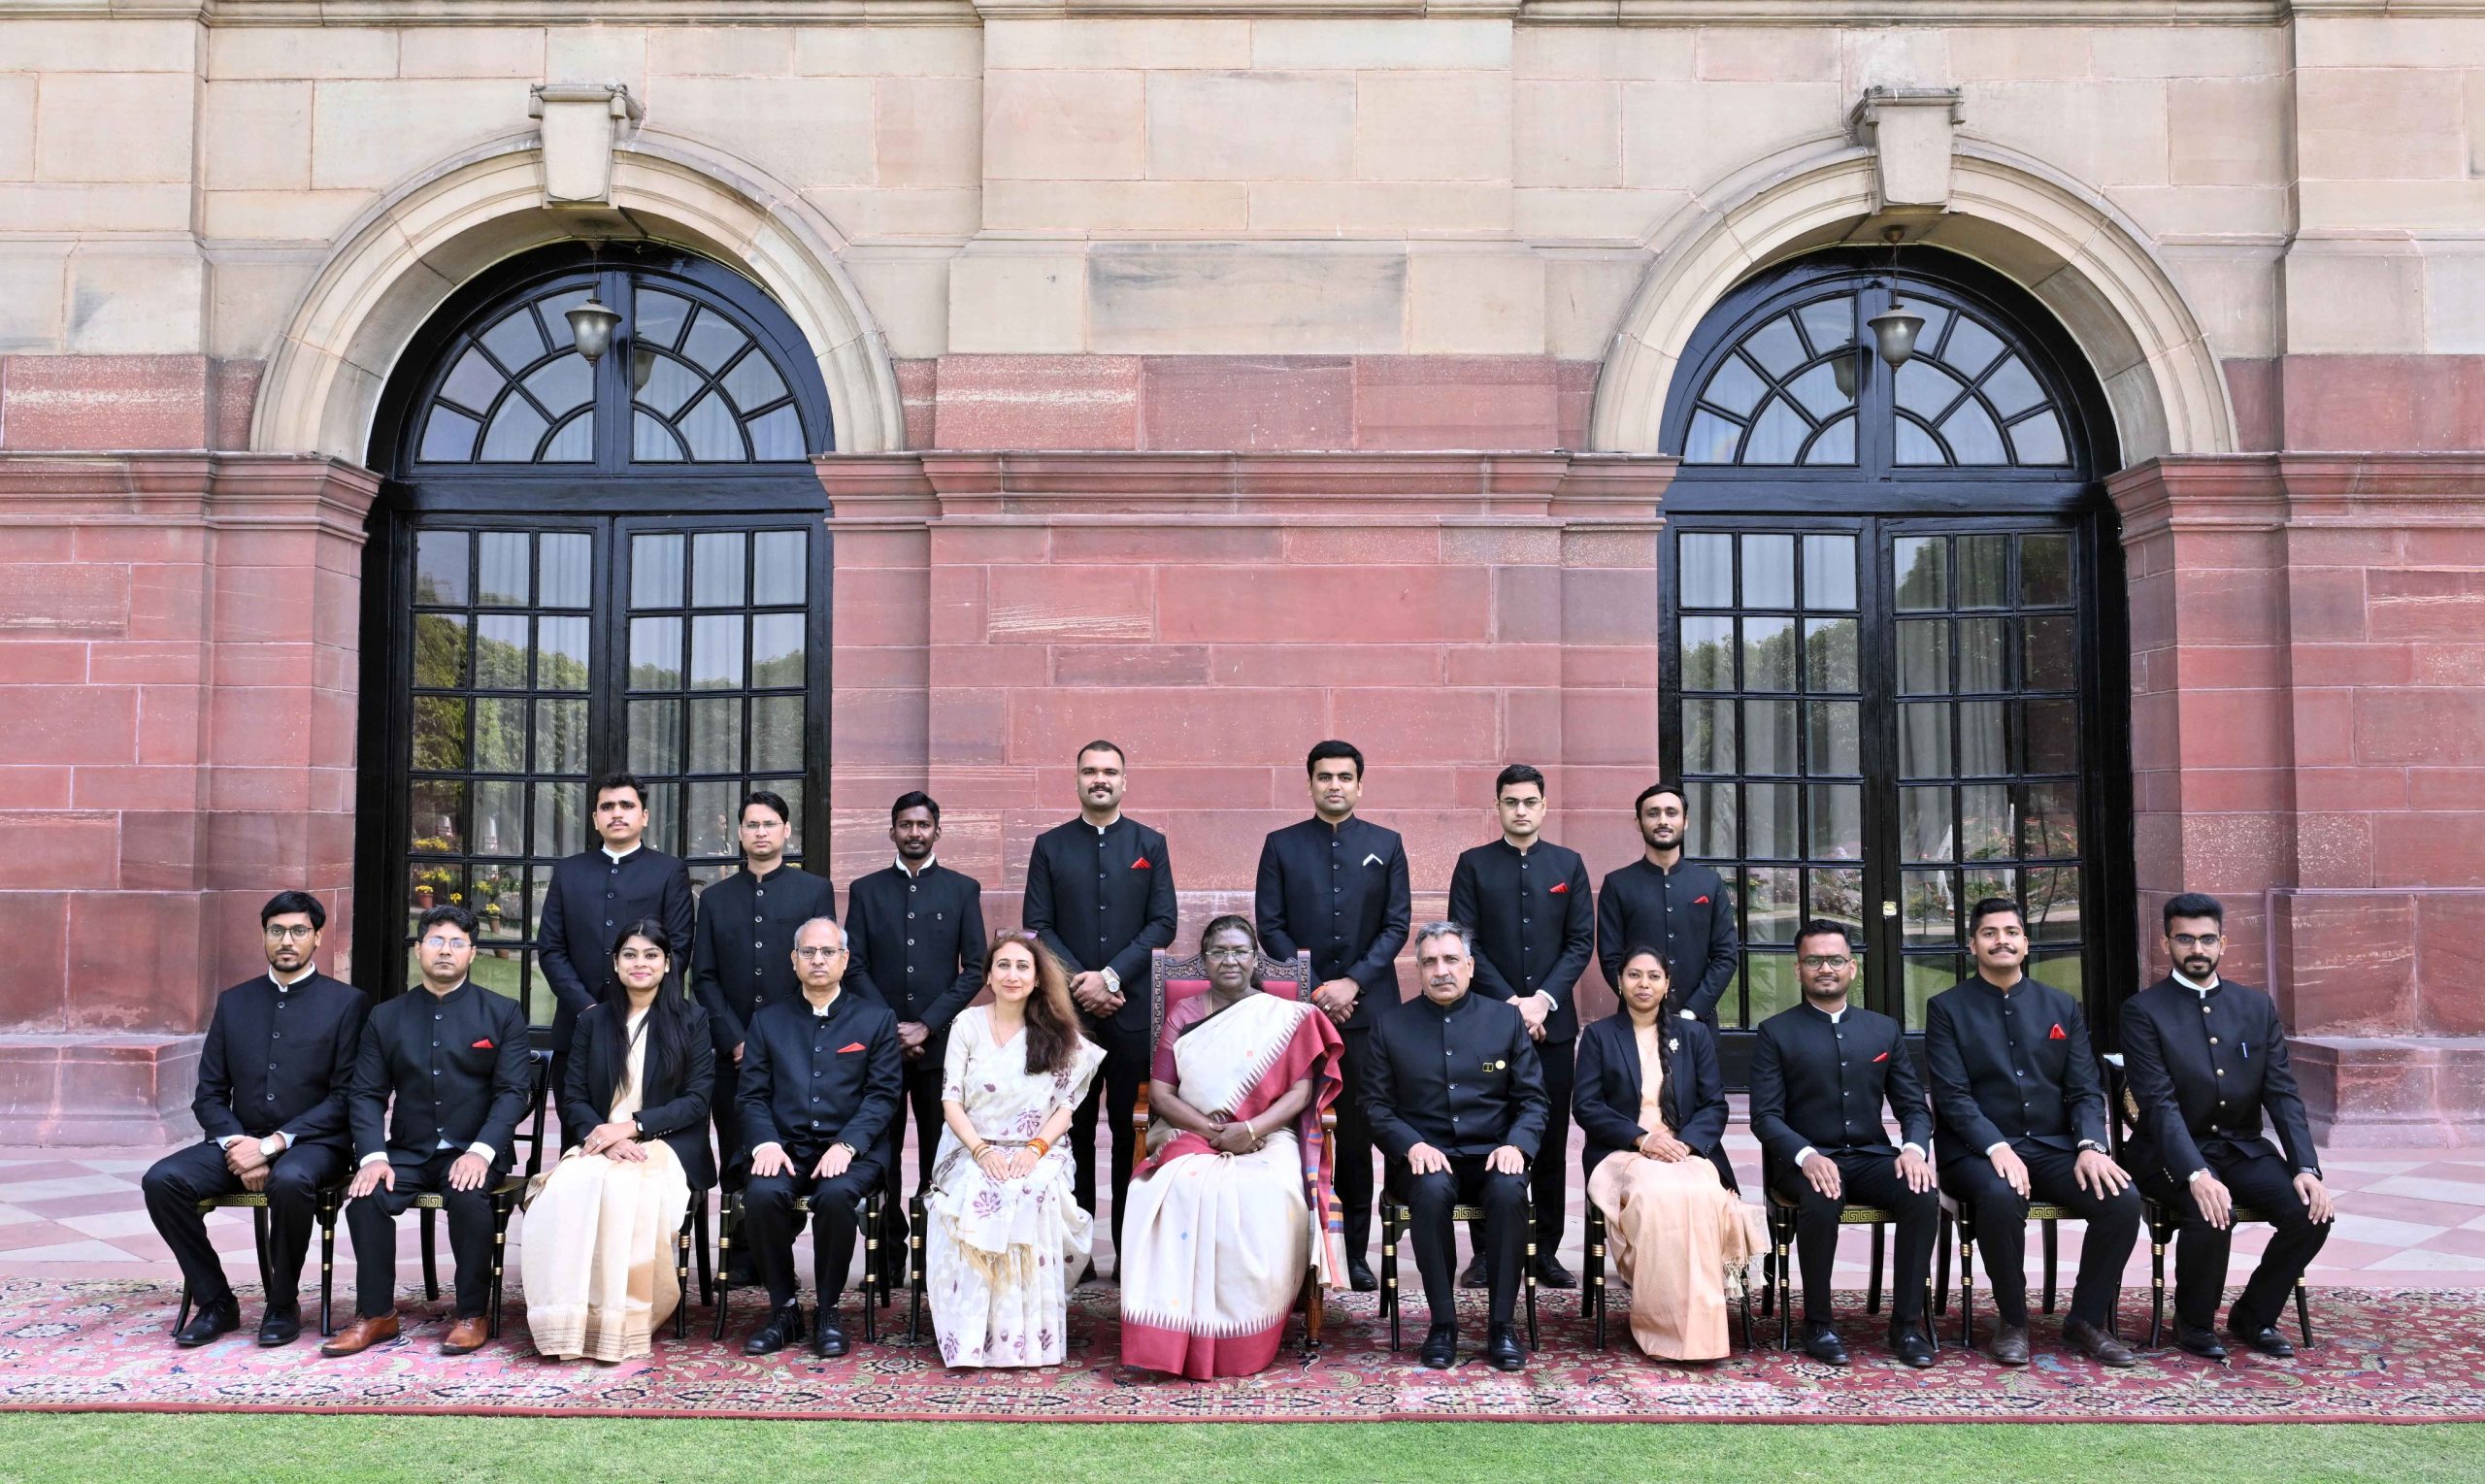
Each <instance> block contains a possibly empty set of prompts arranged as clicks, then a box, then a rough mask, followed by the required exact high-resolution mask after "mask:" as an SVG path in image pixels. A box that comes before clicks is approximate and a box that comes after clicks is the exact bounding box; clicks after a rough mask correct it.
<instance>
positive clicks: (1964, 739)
mask: <svg viewBox="0 0 2485 1484" xmlns="http://www.w3.org/2000/svg"><path fill="white" fill-rule="evenodd" d="M2003 709H2004V703H2003V702H2000V701H1965V702H1961V703H1960V705H1959V774H1958V775H1959V776H1960V777H1963V778H1989V777H1995V776H1998V775H2002V774H2005V773H2008V772H2009V771H2010V754H2009V752H2008V750H2007V742H2006V739H2005V737H2004V736H2003ZM2066 720H2068V718H2066ZM2074 745H2076V743H2074Z"/></svg>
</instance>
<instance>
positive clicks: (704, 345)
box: [681, 307, 750, 373]
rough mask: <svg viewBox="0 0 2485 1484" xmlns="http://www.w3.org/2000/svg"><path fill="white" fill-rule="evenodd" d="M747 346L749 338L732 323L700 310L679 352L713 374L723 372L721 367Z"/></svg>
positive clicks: (703, 308) (706, 310)
mask: <svg viewBox="0 0 2485 1484" xmlns="http://www.w3.org/2000/svg"><path fill="white" fill-rule="evenodd" d="M748 344H750V337H749V336H747V335H745V334H744V333H743V332H742V331H741V329H740V328H739V327H737V326H736V325H735V324H734V322H733V321H732V320H730V319H727V318H726V317H725V316H723V315H722V314H719V313H716V312H715V311H714V310H712V309H708V308H705V307H702V308H701V310H700V311H699V317H698V318H696V319H694V320H692V321H691V322H690V338H689V339H687V340H685V341H683V342H682V343H681V352H682V354H684V355H687V356H689V357H690V358H691V359H692V360H694V361H697V362H698V363H699V364H700V365H702V366H704V367H706V368H707V369H708V370H709V371H710V372H711V373H715V372H720V371H722V370H724V369H725V363H726V362H727V361H730V360H732V359H733V358H734V356H735V355H736V354H737V353H738V352H739V351H740V350H741V349H742V347H743V346H746V345H748Z"/></svg>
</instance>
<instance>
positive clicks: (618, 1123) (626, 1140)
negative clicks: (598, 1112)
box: [579, 1119, 647, 1165]
mask: <svg viewBox="0 0 2485 1484" xmlns="http://www.w3.org/2000/svg"><path fill="white" fill-rule="evenodd" d="M579 1152H580V1154H604V1155H610V1156H612V1157H613V1159H616V1160H622V1161H625V1162H627V1163H629V1164H633V1165H635V1164H639V1163H641V1162H643V1161H645V1160H646V1157H647V1151H646V1149H645V1148H644V1147H642V1146H641V1144H640V1143H639V1126H638V1125H637V1124H635V1123H632V1122H630V1121H628V1120H627V1119H615V1120H614V1121H613V1122H611V1123H599V1124H597V1125H596V1126H595V1127H594V1128H592V1129H589V1130H588V1131H587V1136H586V1138H585V1139H583V1140H582V1141H580V1144H579Z"/></svg>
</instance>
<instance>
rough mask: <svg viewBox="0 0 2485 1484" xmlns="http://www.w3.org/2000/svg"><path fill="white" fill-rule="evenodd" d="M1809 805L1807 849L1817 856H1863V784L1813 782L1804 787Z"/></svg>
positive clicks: (1837, 858)
mask: <svg viewBox="0 0 2485 1484" xmlns="http://www.w3.org/2000/svg"><path fill="white" fill-rule="evenodd" d="M1804 792H1805V794H1806V798H1807V800H1808V802H1809V805H1810V808H1809V815H1808V817H1807V818H1806V821H1805V823H1806V831H1805V841H1804V843H1805V853H1806V854H1807V855H1809V856H1810V857H1811V858H1812V859H1814V860H1829V861H1860V860H1862V859H1863V858H1864V788H1863V785H1862V784H1860V783H1814V784H1811V785H1809V786H1808V787H1806V789H1805V790H1804Z"/></svg>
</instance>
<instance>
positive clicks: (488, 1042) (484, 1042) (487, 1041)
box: [466, 1036, 492, 1051]
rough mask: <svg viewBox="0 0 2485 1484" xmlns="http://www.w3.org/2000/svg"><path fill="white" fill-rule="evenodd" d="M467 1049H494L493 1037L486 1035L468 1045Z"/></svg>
mask: <svg viewBox="0 0 2485 1484" xmlns="http://www.w3.org/2000/svg"><path fill="white" fill-rule="evenodd" d="M466 1049H467V1050H469V1051H489V1050H491V1049H492V1039H491V1038H490V1037H488V1036H486V1037H484V1038H483V1039H481V1040H479V1041H477V1042H475V1044H473V1045H471V1046H469V1047H467V1048H466Z"/></svg>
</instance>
